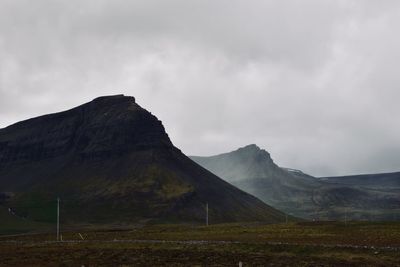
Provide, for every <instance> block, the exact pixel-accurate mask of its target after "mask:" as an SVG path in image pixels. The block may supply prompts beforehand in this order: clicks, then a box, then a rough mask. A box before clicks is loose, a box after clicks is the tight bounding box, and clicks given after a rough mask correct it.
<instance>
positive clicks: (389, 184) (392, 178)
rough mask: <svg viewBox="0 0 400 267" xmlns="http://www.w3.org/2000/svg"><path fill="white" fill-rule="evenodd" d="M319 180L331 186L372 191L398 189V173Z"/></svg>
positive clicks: (399, 185)
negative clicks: (363, 188)
mask: <svg viewBox="0 0 400 267" xmlns="http://www.w3.org/2000/svg"><path fill="white" fill-rule="evenodd" d="M321 180H322V181H325V182H328V183H333V184H344V185H355V186H362V187H366V188H374V189H382V188H387V189H389V188H400V172H392V173H377V174H361V175H349V176H337V177H322V178H321Z"/></svg>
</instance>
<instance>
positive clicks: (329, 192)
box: [191, 145, 400, 220]
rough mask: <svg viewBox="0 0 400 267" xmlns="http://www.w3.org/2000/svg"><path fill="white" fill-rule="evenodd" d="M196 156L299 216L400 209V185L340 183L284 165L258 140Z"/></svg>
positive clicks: (383, 214) (367, 214)
mask: <svg viewBox="0 0 400 267" xmlns="http://www.w3.org/2000/svg"><path fill="white" fill-rule="evenodd" d="M191 158H192V159H193V160H194V161H196V162H197V163H199V164H200V165H202V166H203V167H204V168H206V169H208V170H210V171H211V172H213V173H215V174H216V175H218V176H219V177H222V178H223V179H225V180H226V181H228V182H230V183H231V184H233V185H235V186H237V187H239V188H241V189H242V190H244V191H246V192H248V193H250V194H252V195H254V196H256V197H258V198H260V199H261V200H263V201H264V202H265V203H268V204H270V205H271V206H273V207H275V208H277V209H279V210H282V211H284V212H287V213H290V214H293V215H295V216H298V217H303V218H306V219H329V220H340V219H343V218H344V217H345V216H347V217H348V218H350V219H375V220H392V219H393V218H396V217H395V214H396V213H397V212H399V211H400V187H397V188H393V187H391V188H384V189H383V188H378V187H370V188H368V187H366V186H365V184H357V183H350V181H349V183H348V184H346V183H341V182H338V180H339V181H340V180H341V179H340V178H339V179H337V180H335V179H333V178H326V179H318V178H315V177H312V176H310V175H308V174H305V173H303V172H301V171H299V170H294V169H288V168H280V167H279V166H278V165H276V164H275V163H274V162H273V160H272V159H271V157H270V155H269V153H268V152H267V151H265V150H263V149H260V148H259V147H258V146H256V145H249V146H246V147H243V148H239V149H238V150H235V151H233V152H230V153H225V154H220V155H216V156H211V157H196V156H193V157H191ZM331 179H332V180H331ZM326 180H328V181H329V182H328V181H326ZM334 181H335V182H334ZM365 181H366V180H365ZM365 181H364V182H365Z"/></svg>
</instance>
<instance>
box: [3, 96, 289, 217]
mask: <svg viewBox="0 0 400 267" xmlns="http://www.w3.org/2000/svg"><path fill="white" fill-rule="evenodd" d="M57 197H60V198H61V213H62V214H63V220H64V222H65V223H87V222H89V223H116V222H125V223H135V222H141V221H148V220H153V221H175V222H188V221H197V222H200V221H204V218H205V209H204V206H205V204H206V203H209V210H210V211H209V218H210V222H211V223H216V222H233V221H264V222H277V221H282V220H283V218H284V215H283V214H282V213H281V212H279V211H277V210H275V209H273V208H271V207H269V206H268V205H266V204H264V203H263V202H261V201H260V200H258V199H257V198H255V197H253V196H251V195H249V194H248V193H245V192H243V191H241V190H239V189H237V188H235V187H234V186H232V185H230V184H229V183H227V182H225V181H223V180H222V179H220V178H218V177H217V176H215V175H214V174H212V173H210V172H209V171H207V170H205V169H204V168H202V167H200V166H199V165H197V164H196V163H194V162H193V161H192V160H190V159H189V158H188V157H186V156H185V155H184V154H183V153H182V152H181V151H180V150H179V149H178V148H176V147H175V146H174V145H173V144H172V142H171V140H170V139H169V137H168V135H167V133H166V132H165V129H164V127H163V125H162V123H161V121H159V120H158V119H157V118H156V117H155V116H154V115H152V114H151V113H150V112H148V111H146V110H145V109H143V108H142V107H140V106H139V105H138V104H137V103H136V102H135V99H134V98H133V97H127V96H123V95H115V96H106V97H99V98H96V99H95V100H93V101H91V102H89V103H86V104H84V105H81V106H78V107H76V108H73V109H71V110H67V111H64V112H60V113H55V114H49V115H45V116H41V117H37V118H33V119H29V120H26V121H22V122H18V123H16V124H13V125H11V126H9V127H6V128H3V129H0V205H2V206H3V207H10V208H11V209H12V211H13V212H14V213H15V214H16V215H17V216H20V217H23V218H27V219H31V220H36V221H52V220H54V218H55V213H54V211H55V205H54V200H55V199H56V198H57Z"/></svg>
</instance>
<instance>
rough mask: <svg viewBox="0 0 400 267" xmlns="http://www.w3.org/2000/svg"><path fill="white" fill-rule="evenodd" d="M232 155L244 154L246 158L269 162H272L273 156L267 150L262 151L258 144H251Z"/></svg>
mask: <svg viewBox="0 0 400 267" xmlns="http://www.w3.org/2000/svg"><path fill="white" fill-rule="evenodd" d="M232 153H238V154H242V155H244V156H246V157H250V158H257V159H260V160H267V161H268V162H272V159H271V155H270V154H269V153H268V151H266V150H265V149H261V148H260V147H259V146H257V145H256V144H250V145H247V146H244V147H241V148H239V149H237V150H236V151H233V152H232Z"/></svg>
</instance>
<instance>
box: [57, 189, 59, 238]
mask: <svg viewBox="0 0 400 267" xmlns="http://www.w3.org/2000/svg"><path fill="white" fill-rule="evenodd" d="M57 241H60V198H59V197H58V198H57Z"/></svg>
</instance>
